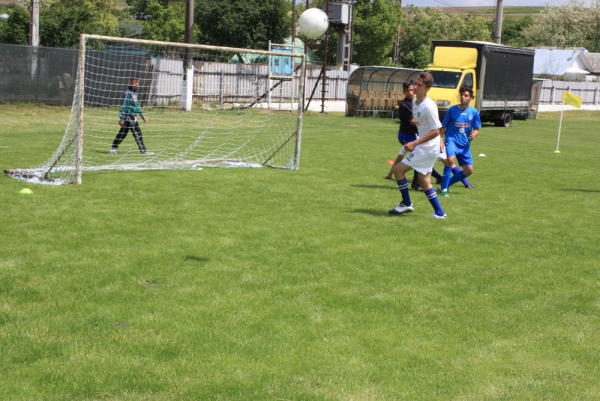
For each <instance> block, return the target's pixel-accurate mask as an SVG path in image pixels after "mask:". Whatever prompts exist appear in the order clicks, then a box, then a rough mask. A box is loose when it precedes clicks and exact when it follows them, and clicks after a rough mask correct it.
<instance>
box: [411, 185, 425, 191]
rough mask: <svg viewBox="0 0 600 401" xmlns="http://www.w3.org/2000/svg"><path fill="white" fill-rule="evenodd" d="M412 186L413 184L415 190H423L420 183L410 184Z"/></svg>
mask: <svg viewBox="0 0 600 401" xmlns="http://www.w3.org/2000/svg"><path fill="white" fill-rule="evenodd" d="M410 186H411V187H412V189H414V190H415V191H422V190H423V188H421V187H420V186H419V184H415V183H412V184H410Z"/></svg>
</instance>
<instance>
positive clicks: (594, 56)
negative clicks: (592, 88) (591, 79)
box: [583, 53, 600, 74]
mask: <svg viewBox="0 0 600 401" xmlns="http://www.w3.org/2000/svg"><path fill="white" fill-rule="evenodd" d="M583 56H584V57H585V59H586V60H587V62H588V64H589V65H590V68H591V72H593V73H596V74H598V73H600V53H585V54H584V55H583Z"/></svg>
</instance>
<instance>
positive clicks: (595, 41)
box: [584, 0, 600, 53]
mask: <svg viewBox="0 0 600 401" xmlns="http://www.w3.org/2000/svg"><path fill="white" fill-rule="evenodd" d="M587 15H588V24H587V30H586V35H585V41H584V46H585V48H586V49H587V50H588V51H590V52H592V53H597V52H600V0H592V4H591V5H590V9H589V11H588V14H587Z"/></svg>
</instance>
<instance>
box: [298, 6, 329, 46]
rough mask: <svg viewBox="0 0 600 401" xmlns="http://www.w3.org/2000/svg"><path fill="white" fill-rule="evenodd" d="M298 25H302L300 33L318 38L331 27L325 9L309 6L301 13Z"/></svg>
mask: <svg viewBox="0 0 600 401" xmlns="http://www.w3.org/2000/svg"><path fill="white" fill-rule="evenodd" d="M298 26H299V27H300V34H302V35H304V36H306V37H307V38H308V39H316V38H318V37H320V36H321V35H323V34H324V33H325V31H327V28H329V18H328V17H327V14H326V13H325V11H323V10H321V9H318V8H309V9H308V10H306V11H304V12H303V13H302V15H300V20H298Z"/></svg>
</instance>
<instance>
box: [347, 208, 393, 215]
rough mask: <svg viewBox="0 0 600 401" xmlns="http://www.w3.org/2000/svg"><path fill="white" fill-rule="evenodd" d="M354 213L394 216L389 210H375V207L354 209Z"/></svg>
mask: <svg viewBox="0 0 600 401" xmlns="http://www.w3.org/2000/svg"><path fill="white" fill-rule="evenodd" d="M352 213H360V214H368V215H369V216H377V217H384V216H385V217H388V216H389V217H392V215H391V214H389V213H388V212H387V210H373V209H356V210H353V211H352Z"/></svg>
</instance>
